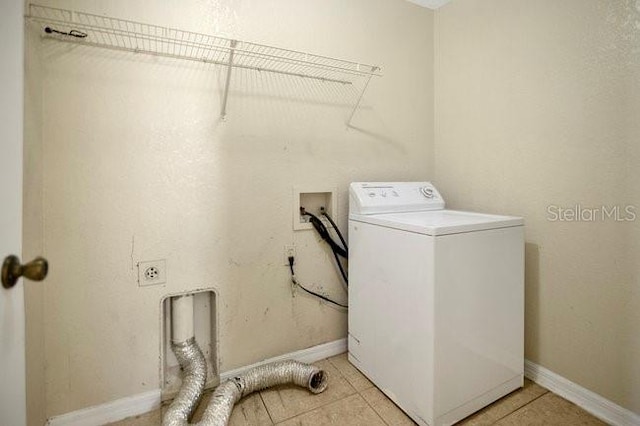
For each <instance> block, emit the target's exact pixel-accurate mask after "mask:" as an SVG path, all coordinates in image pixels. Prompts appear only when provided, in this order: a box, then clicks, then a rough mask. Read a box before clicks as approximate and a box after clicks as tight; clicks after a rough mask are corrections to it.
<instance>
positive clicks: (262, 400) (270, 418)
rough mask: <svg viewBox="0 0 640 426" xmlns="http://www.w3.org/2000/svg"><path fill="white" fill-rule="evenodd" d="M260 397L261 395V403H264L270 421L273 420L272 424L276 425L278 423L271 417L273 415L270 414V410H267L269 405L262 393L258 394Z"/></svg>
mask: <svg viewBox="0 0 640 426" xmlns="http://www.w3.org/2000/svg"><path fill="white" fill-rule="evenodd" d="M258 395H260V401H261V402H262V406H263V407H264V411H266V412H267V416H269V420H271V424H272V425H275V424H276V422H275V421H274V420H273V417H271V413H270V412H269V409H268V408H267V403H266V402H264V398H263V397H262V391H260V392H258Z"/></svg>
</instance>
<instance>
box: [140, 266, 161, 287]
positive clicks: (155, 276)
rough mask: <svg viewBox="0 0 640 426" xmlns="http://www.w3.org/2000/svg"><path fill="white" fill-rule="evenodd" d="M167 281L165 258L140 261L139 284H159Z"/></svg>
mask: <svg viewBox="0 0 640 426" xmlns="http://www.w3.org/2000/svg"><path fill="white" fill-rule="evenodd" d="M166 282H167V262H166V261H165V260H164V259H160V260H151V261H146V262H139V263H138V285H139V286H141V287H142V286H148V285H158V284H164V283H166Z"/></svg>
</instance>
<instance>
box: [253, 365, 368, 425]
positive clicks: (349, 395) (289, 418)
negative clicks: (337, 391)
mask: <svg viewBox="0 0 640 426" xmlns="http://www.w3.org/2000/svg"><path fill="white" fill-rule="evenodd" d="M322 361H327V362H328V363H329V365H331V366H332V367H333V368H334V369H335V370H336V371H337V372H338V375H339V377H342V378H343V379H344V381H345V382H346V384H347V385H348V386H349V387H350V388H351V389H352V390H353V392H352V393H350V394H348V395H345V396H343V397H342V398H338V399H335V400H333V401H328V402H326V403H325V404H321V405H318V406H317V407H314V408H311V409H309V410H306V411H303V412H300V413H297V414H295V415H293V416H290V417H285V418H283V419H281V420H280V421H279V422H278V423H276V422H275V421H274V420H273V418H272V417H271V414H270V413H269V408H268V407H267V404H266V403H265V404H264V406H265V408H266V409H267V413H269V418H270V419H271V421H272V422H273V423H274V425H279V424H280V423H284V422H285V421H287V420H291V419H295V418H296V417H298V416H301V415H303V414H307V413H310V412H312V411H314V410H317V409H319V408H322V407H326V406H327V405H331V404H333V403H334V402H338V401H342V400H343V399H346V398H349V397H351V396H353V395H359V393H358V390H357V389H356V388H355V387H354V386H353V385H352V384H351V382H349V380H348V379H347V378H346V377H345V376H344V375H343V374H342V373H341V372H340V370H339V369H338V367H336V366H335V365H334V364H333V363H332V362H331V361H330V360H329V358H323V359H321V360H318V361H316V362H322ZM314 364H315V363H314ZM327 374H329V373H328V372H327ZM329 376H331V375H330V374H329ZM260 397H261V398H262V391H261V392H260ZM363 399H364V398H363Z"/></svg>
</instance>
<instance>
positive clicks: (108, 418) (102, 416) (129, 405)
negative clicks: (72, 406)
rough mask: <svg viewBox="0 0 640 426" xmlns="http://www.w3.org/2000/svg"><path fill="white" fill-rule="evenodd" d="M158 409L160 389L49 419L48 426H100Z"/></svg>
mask: <svg viewBox="0 0 640 426" xmlns="http://www.w3.org/2000/svg"><path fill="white" fill-rule="evenodd" d="M158 407H160V389H157V390H152V391H149V392H144V393H139V394H137V395H132V396H128V397H126V398H121V399H116V400H115V401H110V402H107V403H105V404H100V405H94V406H93V407H88V408H83V409H82V410H77V411H72V412H70V413H66V414H62V415H60V416H54V417H51V418H50V419H49V420H48V421H47V425H49V426H63V425H64V426H101V425H104V424H107V423H112V422H117V421H118V420H122V419H126V418H127V417H131V416H137V415H138V414H143V413H146V412H149V411H152V410H155V409H156V408H158Z"/></svg>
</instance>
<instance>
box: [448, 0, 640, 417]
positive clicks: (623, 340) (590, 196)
mask: <svg viewBox="0 0 640 426" xmlns="http://www.w3.org/2000/svg"><path fill="white" fill-rule="evenodd" d="M639 33H640V2H638V1H635V0H634V1H631V0H621V1H598V0H569V1H552V0H548V1H547V0H545V1H529V0H454V1H453V2H451V3H450V4H448V5H446V6H444V7H443V8H442V9H439V10H438V11H437V12H436V17H435V50H436V54H435V57H436V59H435V69H436V71H435V91H436V96H435V110H436V119H435V122H436V126H435V129H436V130H435V164H436V174H435V176H436V183H437V184H438V187H439V189H440V190H441V191H442V192H443V195H444V197H445V198H446V199H447V200H448V201H449V205H450V206H452V207H455V208H464V209H473V210H485V211H492V212H496V213H508V214H514V215H521V216H524V218H525V222H526V240H527V247H526V249H527V250H526V251H527V256H526V261H527V263H526V269H527V276H526V356H527V358H529V359H531V360H533V361H534V362H536V363H539V364H541V365H542V366H544V367H546V368H549V369H550V370H552V371H554V372H556V373H558V374H560V375H562V376H564V377H566V378H568V379H570V380H572V381H574V382H576V383H578V384H580V385H582V386H584V387H586V388H588V389H590V390H592V391H595V392H597V393H599V394H601V395H603V396H604V397H606V398H609V399H611V400H613V401H615V402H616V403H618V404H620V405H622V406H624V407H626V408H628V409H631V410H633V411H635V412H637V413H640V362H638V360H640V274H639V273H640V269H639V268H638V258H639V255H640V246H639V244H640V229H639V228H640V225H639V224H640V187H639V186H638V185H639V183H638V182H640V175H639V170H640V152H639V144H638V140H639V138H640V127H639V125H638V117H639V116H640V91H639V86H638V85H639V83H638V81H640V78H639V77H640V75H639V73H638V69H640V60H639V58H638V56H639V55H640V35H639ZM576 204H581V205H582V206H583V207H588V208H589V207H590V208H600V207H601V206H608V207H613V206H620V207H622V208H623V207H624V206H627V205H632V206H635V207H636V214H638V215H639V217H638V218H637V219H636V220H635V221H632V222H624V221H623V222H616V221H614V220H612V219H610V218H609V219H606V220H604V221H603V220H596V221H593V222H586V221H584V222H569V221H564V222H560V221H555V222H554V221H550V220H548V218H549V217H550V215H549V214H548V211H547V208H548V206H550V205H556V206H559V207H567V208H570V207H572V206H575V205H576Z"/></svg>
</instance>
